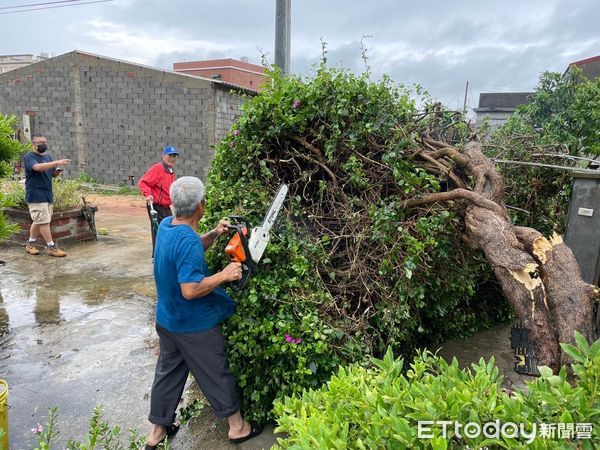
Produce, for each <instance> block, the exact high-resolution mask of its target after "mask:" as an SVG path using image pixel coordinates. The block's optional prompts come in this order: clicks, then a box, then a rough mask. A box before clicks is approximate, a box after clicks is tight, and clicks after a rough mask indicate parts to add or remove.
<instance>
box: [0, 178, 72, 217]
mask: <svg viewBox="0 0 600 450" xmlns="http://www.w3.org/2000/svg"><path fill="white" fill-rule="evenodd" d="M4 189H5V191H6V204H7V206H12V207H14V208H27V202H26V201H25V185H24V184H23V183H20V182H18V181H11V182H7V183H5V188H4ZM52 192H53V193H54V211H64V210H67V209H72V208H77V207H78V206H79V204H80V202H81V191H80V190H79V183H78V182H77V181H76V180H62V179H59V178H54V179H53V180H52Z"/></svg>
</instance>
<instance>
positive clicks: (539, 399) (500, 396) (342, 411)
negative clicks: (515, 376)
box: [275, 335, 600, 449]
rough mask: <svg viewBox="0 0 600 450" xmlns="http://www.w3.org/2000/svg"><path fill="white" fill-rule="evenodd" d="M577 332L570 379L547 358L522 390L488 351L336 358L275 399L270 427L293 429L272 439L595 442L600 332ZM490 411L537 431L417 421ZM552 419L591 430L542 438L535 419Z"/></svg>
mask: <svg viewBox="0 0 600 450" xmlns="http://www.w3.org/2000/svg"><path fill="white" fill-rule="evenodd" d="M577 342H578V346H577V347H573V346H563V348H564V349H565V351H567V352H568V353H569V354H570V355H571V356H572V357H573V358H574V359H575V363H574V364H573V365H572V369H573V372H574V373H575V374H576V375H577V377H578V378H577V381H576V382H575V383H573V384H571V383H569V382H568V381H567V371H566V369H565V368H563V369H562V370H561V371H560V374H559V375H553V374H552V371H551V370H550V369H549V368H547V367H540V372H541V374H542V376H541V377H540V378H539V379H537V380H536V381H535V382H532V383H528V386H527V390H523V391H518V390H517V391H507V390H505V389H503V388H502V377H501V376H500V375H499V372H498V368H497V367H495V364H494V359H493V358H492V359H490V361H488V362H487V363H486V362H485V361H484V360H483V359H481V360H480V361H479V363H478V364H473V365H472V368H471V369H460V368H459V366H458V362H457V360H456V359H453V361H452V362H451V363H450V364H448V363H447V362H446V361H444V360H443V359H442V358H440V357H438V356H435V355H432V354H431V353H429V352H427V351H424V352H422V353H421V354H420V355H419V356H418V357H416V358H415V359H414V361H413V363H412V364H411V365H410V367H409V368H408V369H407V370H404V367H403V365H404V360H403V359H402V358H398V359H394V357H393V354H392V352H391V350H388V352H387V353H386V355H385V357H384V358H383V359H382V360H377V359H373V360H372V365H371V366H370V367H363V366H360V365H352V366H350V367H348V368H340V369H339V372H338V374H337V375H336V376H334V377H332V379H331V381H329V382H328V383H327V384H326V385H325V386H323V387H322V388H321V389H319V390H305V391H303V392H302V393H301V394H300V395H294V396H291V397H288V398H286V399H284V400H283V401H279V402H276V404H275V412H276V415H277V420H278V423H279V427H278V428H277V429H276V432H285V433H288V434H289V435H288V437H287V438H284V439H281V438H280V439H279V440H278V442H279V446H278V447H276V448H283V449H304V448H326V449H372V448H411V449H413V448H414V449H428V448H433V449H438V448H440V449H442V448H443V449H445V448H467V446H468V448H484V447H486V446H487V447H489V448H519V449H526V448H537V449H547V448H557V449H558V448H565V449H567V448H575V447H577V448H584V449H593V448H598V446H599V445H600V431H599V430H600V395H599V392H598V391H599V388H598V386H600V384H599V382H600V340H599V341H596V342H595V343H594V344H593V345H592V346H591V347H590V346H589V345H588V344H587V343H586V342H585V340H584V339H583V338H582V337H581V335H578V337H577ZM496 420H499V421H500V423H501V424H504V423H507V422H512V423H515V424H517V425H519V426H520V424H523V426H524V429H525V430H526V433H527V434H529V433H531V432H532V430H534V427H535V429H536V430H537V431H536V435H535V439H534V440H533V442H530V443H529V442H528V439H527V437H526V436H520V437H517V438H513V437H510V436H508V435H510V434H511V433H507V434H506V435H505V434H503V433H499V435H498V436H497V437H492V438H488V437H486V436H485V435H484V434H483V433H480V436H478V437H473V438H470V437H467V436H466V435H465V433H464V432H463V433H462V434H461V433H460V431H459V433H458V434H457V433H455V427H454V425H452V426H450V427H448V435H447V437H446V438H443V437H442V427H441V426H435V425H431V430H430V432H431V434H433V437H431V438H424V437H423V436H421V437H420V438H419V437H418V430H419V427H418V422H419V421H452V422H458V423H460V424H462V425H463V426H464V425H466V424H467V423H469V422H474V423H477V424H479V425H480V426H483V425H484V424H486V423H488V422H495V421H496ZM558 423H565V424H591V425H592V427H593V433H592V436H591V439H580V440H579V441H576V440H574V439H568V438H563V437H561V436H560V435H559V434H558V431H556V432H555V435H554V437H553V438H548V439H545V438H544V437H543V436H542V433H541V426H540V424H555V425H554V426H555V427H556V426H557V425H556V424H558ZM572 426H573V428H572V429H576V426H575V425H572ZM590 431H591V430H590ZM428 433H429V431H428ZM459 434H460V437H459ZM488 434H489V433H488ZM573 437H577V436H576V435H574V436H573ZM580 437H581V436H580Z"/></svg>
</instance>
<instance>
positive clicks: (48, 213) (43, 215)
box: [27, 203, 54, 225]
mask: <svg viewBox="0 0 600 450" xmlns="http://www.w3.org/2000/svg"><path fill="white" fill-rule="evenodd" d="M27 206H28V207H29V215H30V216H31V220H33V223H34V224H36V225H45V224H47V223H50V221H51V220H52V212H53V211H54V205H53V204H52V203H29V204H28V205H27Z"/></svg>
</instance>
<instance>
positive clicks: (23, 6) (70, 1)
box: [0, 0, 81, 9]
mask: <svg viewBox="0 0 600 450" xmlns="http://www.w3.org/2000/svg"><path fill="white" fill-rule="evenodd" d="M80 1H81V0H58V1H54V2H44V3H30V4H29V5H13V6H2V7H0V9H21V8H28V7H30V6H43V5H53V4H55V3H73V2H80Z"/></svg>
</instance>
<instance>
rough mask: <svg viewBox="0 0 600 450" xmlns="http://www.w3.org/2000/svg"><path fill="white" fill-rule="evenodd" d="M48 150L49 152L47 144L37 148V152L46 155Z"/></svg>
mask: <svg viewBox="0 0 600 450" xmlns="http://www.w3.org/2000/svg"><path fill="white" fill-rule="evenodd" d="M46 150H48V145H46V144H39V145H38V146H37V151H38V152H40V153H44V152H45V151H46Z"/></svg>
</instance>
